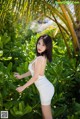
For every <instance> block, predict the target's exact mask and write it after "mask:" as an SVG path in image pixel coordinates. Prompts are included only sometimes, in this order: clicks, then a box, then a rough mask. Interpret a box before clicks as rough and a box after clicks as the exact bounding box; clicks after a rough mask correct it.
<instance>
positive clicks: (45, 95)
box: [28, 57, 54, 105]
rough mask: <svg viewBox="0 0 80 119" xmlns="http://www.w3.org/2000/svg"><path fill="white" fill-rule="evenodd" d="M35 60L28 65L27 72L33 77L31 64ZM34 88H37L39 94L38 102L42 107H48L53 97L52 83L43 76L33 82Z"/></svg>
mask: <svg viewBox="0 0 80 119" xmlns="http://www.w3.org/2000/svg"><path fill="white" fill-rule="evenodd" d="M37 58H38V57H37ZM37 58H36V59H35V60H34V61H33V62H32V63H30V64H29V67H28V69H29V71H30V72H31V75H32V76H33V75H34V71H33V69H32V64H33V63H34V62H35V61H36V60H37ZM34 84H35V86H36V87H37V89H38V91H39V93H40V100H41V104H42V105H50V104H51V99H52V97H53V95H54V86H53V85H52V83H51V82H50V81H49V80H48V79H47V78H46V77H45V75H44V76H40V75H39V76H38V79H37V80H36V81H35V82H34Z"/></svg>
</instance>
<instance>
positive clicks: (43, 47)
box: [37, 39, 46, 53]
mask: <svg viewBox="0 0 80 119" xmlns="http://www.w3.org/2000/svg"><path fill="white" fill-rule="evenodd" d="M45 50H46V45H45V44H44V42H43V39H40V40H39V41H38V43H37V52H38V53H42V52H44V51H45Z"/></svg>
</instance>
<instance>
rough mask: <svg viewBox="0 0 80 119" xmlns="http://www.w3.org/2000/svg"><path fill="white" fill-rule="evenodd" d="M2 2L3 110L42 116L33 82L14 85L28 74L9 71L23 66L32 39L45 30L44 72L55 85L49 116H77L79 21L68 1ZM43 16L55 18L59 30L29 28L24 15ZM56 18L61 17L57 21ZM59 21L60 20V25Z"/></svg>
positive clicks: (20, 118)
mask: <svg viewBox="0 0 80 119" xmlns="http://www.w3.org/2000/svg"><path fill="white" fill-rule="evenodd" d="M59 1H60V0H57V2H59ZM1 2H2V3H1V4H2V6H1V8H0V9H1V14H0V15H1V20H0V21H1V23H0V110H8V111H9V119H24V118H27V119H37V118H38V119H41V118H42V116H41V108H40V99H39V94H38V91H37V89H36V87H35V86H34V85H32V86H30V87H29V88H28V89H25V90H24V91H23V93H21V94H19V93H18V92H17V91H16V90H15V89H16V87H17V86H19V85H23V84H24V83H26V81H27V80H29V79H30V78H31V77H28V78H25V79H23V80H17V79H15V78H14V76H13V74H14V72H19V73H20V74H22V73H24V72H26V71H28V64H29V63H30V61H31V60H32V59H33V58H34V57H35V43H36V40H37V38H38V37H39V36H40V35H41V34H43V33H47V34H49V35H50V36H51V37H52V39H53V61H52V63H51V64H49V63H48V65H47V67H46V76H47V78H48V79H49V80H50V81H51V82H52V83H53V85H54V86H55V94H54V97H53V99H52V105H51V106H52V113H53V117H54V119H79V118H80V53H79V42H78V41H79V37H77V34H78V35H79V31H78V29H79V25H78V24H77V25H76V22H75V20H74V17H73V16H72V15H71V11H70V9H69V7H67V6H66V5H64V4H63V5H59V4H57V5H56V4H55V3H54V2H55V1H54V2H53V0H44V1H43V0H40V1H38V2H37V1H36V0H30V1H29V0H27V1H26V0H23V1H21V0H20V1H19V0H16V1H15V0H12V1H11V0H6V1H5V0H3V1H1ZM53 3H54V4H53ZM76 7H77V6H75V14H76V18H77V21H78V22H79V21H80V17H78V14H79V13H80V12H79V11H80V10H79V8H78V12H76V10H77V9H76ZM61 10H62V11H61ZM66 12H67V14H66ZM44 16H47V17H48V18H50V19H52V20H53V21H54V22H55V23H56V24H57V26H58V29H59V30H58V32H56V30H55V29H52V30H49V29H48V30H45V31H44V32H41V33H34V32H33V31H32V30H30V29H29V27H30V24H29V21H31V20H33V19H36V18H37V19H38V20H40V19H42V18H44ZM79 16H80V15H79ZM57 18H59V19H61V20H62V22H61V23H60V22H59V21H58V20H57ZM63 23H64V24H65V25H63V26H62V24H63ZM75 30H76V32H77V34H76V32H75ZM72 41H73V42H72ZM76 49H77V50H76Z"/></svg>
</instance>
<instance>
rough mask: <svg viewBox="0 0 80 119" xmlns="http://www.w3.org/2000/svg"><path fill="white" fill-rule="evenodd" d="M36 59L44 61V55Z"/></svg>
mask: <svg viewBox="0 0 80 119" xmlns="http://www.w3.org/2000/svg"><path fill="white" fill-rule="evenodd" d="M37 61H38V62H42V61H46V58H45V57H44V56H38V57H37Z"/></svg>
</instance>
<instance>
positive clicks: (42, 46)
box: [15, 35, 54, 119]
mask: <svg viewBox="0 0 80 119" xmlns="http://www.w3.org/2000/svg"><path fill="white" fill-rule="evenodd" d="M36 56H37V57H36V58H35V60H33V61H32V62H31V63H30V64H29V71H28V72H27V73H25V74H22V75H19V74H18V73H15V77H16V78H17V79H22V78H24V77H27V76H30V75H32V78H31V79H30V80H29V81H28V82H27V83H26V84H24V85H23V86H20V87H18V88H17V89H16V90H17V91H18V92H19V93H21V92H22V91H23V90H24V89H25V88H27V87H29V86H30V85H31V84H33V83H34V84H35V86H36V87H37V89H38V91H39V94H40V100H41V109H42V114H43V119H52V113H51V106H50V104H51V99H52V97H53V95H54V86H53V85H52V84H51V82H50V81H49V80H48V79H47V78H46V76H45V75H44V73H45V68H46V63H47V61H49V62H51V61H52V40H51V37H50V36H49V35H42V36H40V37H39V38H38V40H37V43H36Z"/></svg>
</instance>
